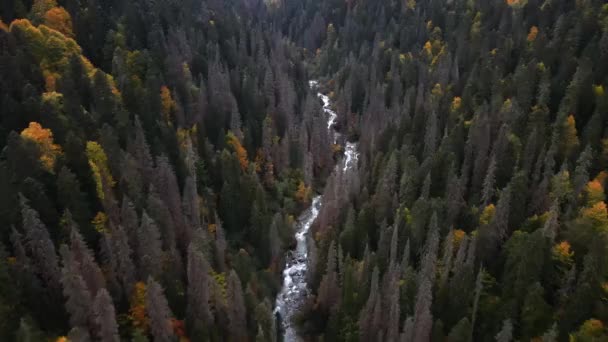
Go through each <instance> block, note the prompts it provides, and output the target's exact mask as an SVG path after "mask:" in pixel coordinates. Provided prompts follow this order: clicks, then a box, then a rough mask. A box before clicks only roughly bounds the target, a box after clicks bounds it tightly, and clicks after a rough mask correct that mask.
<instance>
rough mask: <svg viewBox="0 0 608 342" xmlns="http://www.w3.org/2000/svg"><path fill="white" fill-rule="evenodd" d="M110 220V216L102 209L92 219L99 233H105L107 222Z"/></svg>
mask: <svg viewBox="0 0 608 342" xmlns="http://www.w3.org/2000/svg"><path fill="white" fill-rule="evenodd" d="M107 222H108V217H107V216H106V214H104V213H103V212H101V211H98V212H97V214H96V215H95V217H93V220H91V224H92V225H93V227H94V228H95V230H96V231H97V232H99V233H104V232H105V231H106V223H107Z"/></svg>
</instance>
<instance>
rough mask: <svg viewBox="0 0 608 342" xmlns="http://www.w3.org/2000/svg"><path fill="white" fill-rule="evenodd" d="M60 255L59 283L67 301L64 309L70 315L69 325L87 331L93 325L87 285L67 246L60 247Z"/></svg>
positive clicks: (91, 302)
mask: <svg viewBox="0 0 608 342" xmlns="http://www.w3.org/2000/svg"><path fill="white" fill-rule="evenodd" d="M61 255H62V259H63V268H62V271H61V283H62V284H63V293H64V296H65V298H66V299H67V300H66V303H65V307H66V310H67V311H68V312H69V314H70V325H71V326H72V327H73V328H76V327H80V328H84V329H87V328H88V327H91V325H92V323H93V320H92V312H91V307H92V305H93V299H92V297H91V292H90V291H89V289H87V285H86V283H85V281H84V280H83V279H82V276H81V274H80V270H79V269H78V263H77V262H76V260H75V259H74V256H73V254H72V252H71V251H70V250H69V248H68V246H66V245H62V246H61Z"/></svg>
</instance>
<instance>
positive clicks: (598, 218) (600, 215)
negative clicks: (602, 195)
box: [581, 201, 608, 230]
mask: <svg viewBox="0 0 608 342" xmlns="http://www.w3.org/2000/svg"><path fill="white" fill-rule="evenodd" d="M581 214H582V216H583V217H584V218H586V219H589V220H590V221H591V223H592V224H593V225H594V226H595V227H599V228H600V229H602V230H606V229H608V212H607V211H606V203H605V202H603V201H601V202H597V203H595V204H594V205H593V206H592V207H587V208H583V209H582V210H581Z"/></svg>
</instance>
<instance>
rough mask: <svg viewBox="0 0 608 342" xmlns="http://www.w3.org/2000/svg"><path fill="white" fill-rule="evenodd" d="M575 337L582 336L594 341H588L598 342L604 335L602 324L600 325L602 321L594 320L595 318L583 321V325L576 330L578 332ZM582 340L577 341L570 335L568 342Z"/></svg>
mask: <svg viewBox="0 0 608 342" xmlns="http://www.w3.org/2000/svg"><path fill="white" fill-rule="evenodd" d="M576 335H582V336H584V337H587V338H593V337H595V338H594V339H589V340H590V341H591V340H593V341H600V339H601V337H602V336H603V335H604V323H602V321H600V320H599V319H595V318H591V319H588V320H586V321H585V323H583V324H582V325H581V327H580V328H579V329H578V332H577V334H576ZM582 340H583V339H582V338H581V339H577V338H575V337H573V336H572V335H570V341H582Z"/></svg>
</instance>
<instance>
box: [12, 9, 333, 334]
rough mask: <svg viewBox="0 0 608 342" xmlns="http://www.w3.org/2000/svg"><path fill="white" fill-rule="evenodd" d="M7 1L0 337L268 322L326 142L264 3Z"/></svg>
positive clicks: (269, 325) (299, 61)
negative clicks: (295, 223)
mask: <svg viewBox="0 0 608 342" xmlns="http://www.w3.org/2000/svg"><path fill="white" fill-rule="evenodd" d="M0 8H1V10H0V17H1V18H2V22H1V23H0V55H1V56H0V70H1V71H0V72H1V75H2V77H1V78H0V95H1V96H0V107H1V116H0V141H1V143H0V144H1V145H0V150H1V151H2V153H1V155H0V194H1V195H0V242H1V244H0V246H1V248H0V256H1V257H0V279H1V281H0V340H2V341H14V340H17V341H43V340H47V339H49V340H55V339H57V338H59V337H60V336H67V338H69V340H70V341H88V340H95V341H118V340H133V341H145V340H154V341H175V340H177V339H178V338H179V339H181V340H187V339H189V340H191V341H205V340H211V341H222V340H232V341H243V340H253V339H254V338H255V337H256V336H257V337H258V338H259V339H261V340H268V339H271V338H272V339H274V336H275V325H274V317H273V314H272V310H273V303H274V296H275V294H276V292H277V291H278V289H279V287H280V271H281V268H282V267H283V261H282V260H283V254H284V251H285V250H286V249H287V248H289V247H290V246H291V245H292V244H293V233H292V224H293V221H294V217H295V216H297V214H298V213H299V212H300V210H301V209H303V208H304V207H306V206H307V205H308V203H309V201H310V198H311V194H312V186H313V184H314V183H315V179H318V180H323V179H324V175H326V174H327V173H328V172H329V170H330V169H331V167H332V166H333V160H332V158H333V155H332V153H333V152H332V150H331V145H330V144H329V143H328V142H329V138H328V135H327V129H326V123H325V122H324V121H323V120H317V117H319V116H320V115H321V113H322V112H321V104H320V103H319V102H318V100H317V97H316V95H315V94H313V93H312V92H311V91H309V88H308V75H307V73H308V71H307V68H306V65H305V64H306V61H307V59H306V58H304V56H303V55H302V51H301V50H300V49H299V48H296V47H295V46H294V45H293V44H292V43H290V42H289V41H288V40H286V39H284V38H283V37H282V35H280V33H278V32H276V31H275V30H273V29H272V27H271V25H269V24H268V19H267V18H268V15H269V14H268V13H267V10H266V6H265V5H264V3H262V2H259V1H247V2H242V1H219V0H216V1H112V0H109V1H108V0H103V1H102V0H91V1H78V0H67V1H55V0H36V1H33V2H32V1H27V0H23V1H22V0H14V1H13V0H6V1H2V5H1V6H0ZM326 142H327V143H326Z"/></svg>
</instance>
